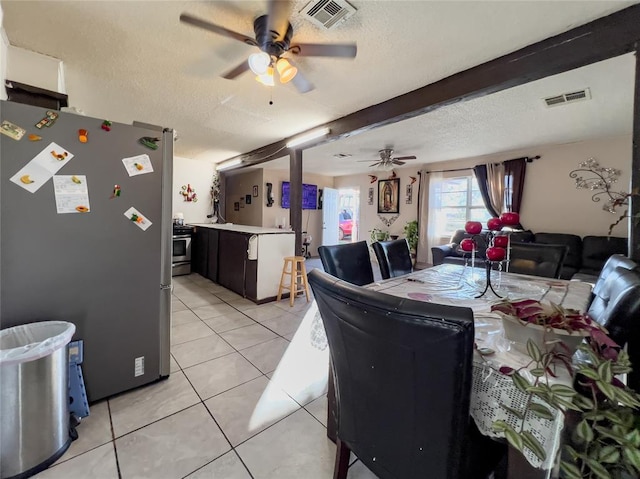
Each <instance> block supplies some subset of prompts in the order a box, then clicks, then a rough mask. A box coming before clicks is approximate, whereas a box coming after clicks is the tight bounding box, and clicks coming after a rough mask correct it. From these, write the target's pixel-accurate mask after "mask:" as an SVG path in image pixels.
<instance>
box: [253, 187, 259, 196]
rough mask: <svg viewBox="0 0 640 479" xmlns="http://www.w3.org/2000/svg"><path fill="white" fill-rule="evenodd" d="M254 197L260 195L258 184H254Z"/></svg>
mask: <svg viewBox="0 0 640 479" xmlns="http://www.w3.org/2000/svg"><path fill="white" fill-rule="evenodd" d="M253 197H254V198H257V197H258V185H253Z"/></svg>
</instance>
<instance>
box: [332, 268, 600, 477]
mask: <svg viewBox="0 0 640 479" xmlns="http://www.w3.org/2000/svg"><path fill="white" fill-rule="evenodd" d="M490 274H491V283H492V286H493V289H494V290H495V293H497V294H494V293H493V292H492V291H491V289H489V290H487V292H486V293H485V294H484V295H483V296H482V297H477V296H478V295H479V294H480V293H482V291H483V290H485V286H486V275H485V271H484V270H482V269H480V268H473V267H470V266H459V265H451V264H441V265H438V266H434V267H431V268H427V269H422V270H416V271H414V272H412V273H410V274H407V275H403V276H398V277H395V278H390V279H387V280H382V281H379V282H375V283H372V284H370V285H367V286H365V288H367V289H371V290H374V291H379V292H381V293H385V294H390V295H393V296H400V297H404V298H409V299H412V300H417V301H424V302H430V303H438V304H445V305H451V306H462V307H468V308H471V309H472V310H473V315H474V326H475V344H476V349H475V352H474V358H473V381H472V391H471V404H470V414H471V417H472V418H473V420H474V422H475V423H476V425H477V426H478V429H479V430H480V432H481V433H482V434H484V435H485V436H489V437H493V438H500V437H504V435H503V434H502V433H500V432H496V431H494V429H493V427H492V425H493V423H494V422H495V421H498V420H503V421H506V422H507V423H508V424H510V425H511V426H512V427H514V428H516V429H519V428H520V426H521V422H522V419H521V418H519V417H518V416H517V415H515V414H513V413H512V412H510V411H509V408H511V409H515V410H522V408H523V406H524V405H525V404H526V403H527V401H528V400H529V396H528V395H527V394H526V393H524V392H522V391H520V390H519V389H517V388H516V387H515V386H514V384H513V382H512V380H511V378H510V377H509V376H506V375H504V374H502V373H500V371H499V369H500V368H501V367H502V366H508V367H510V368H513V369H518V370H519V371H520V374H521V375H522V376H524V377H525V378H527V379H529V380H530V381H531V382H533V380H534V377H533V376H532V375H530V374H529V372H528V367H530V364H531V362H532V361H531V358H530V357H529V356H528V354H527V353H526V352H525V348H523V347H522V345H519V344H516V343H514V342H512V341H510V340H509V339H507V338H506V337H505V334H504V329H503V326H502V319H501V317H500V315H499V313H497V312H492V311H491V306H492V305H493V304H495V303H497V302H499V301H501V299H502V298H505V299H509V300H511V301H516V300H521V299H534V300H538V301H540V302H542V303H554V304H557V305H560V306H562V307H564V308H571V309H576V310H579V311H585V310H586V308H587V306H588V303H589V300H590V295H591V285H590V284H589V283H584V282H580V281H567V280H560V279H555V278H543V277H537V276H528V275H522V274H514V273H506V272H503V271H491V272H490ZM481 352H482V353H481ZM555 374H556V376H557V377H555V378H552V381H553V382H554V383H559V384H566V385H571V376H570V374H569V372H568V371H567V370H566V369H565V368H564V367H557V368H555ZM331 386H332V385H331V384H330V391H329V403H330V406H329V407H330V408H331V407H332V404H331V403H332V401H331V399H332V398H331V394H332V391H331V389H332V387H331ZM334 406H335V404H334ZM504 406H507V407H504ZM552 412H553V413H554V418H553V419H545V418H541V417H539V416H536V415H531V414H528V415H527V416H526V417H525V418H524V421H525V423H524V427H525V429H526V430H529V431H530V432H531V433H532V434H533V435H534V436H535V437H536V438H537V439H538V441H540V444H541V445H542V447H543V449H544V451H545V454H546V458H545V459H544V460H541V459H540V458H539V457H537V456H536V455H535V454H533V453H532V452H531V451H529V450H528V449H525V450H524V452H523V455H524V457H525V458H526V461H527V462H528V463H529V464H530V465H531V466H532V467H533V468H536V469H539V470H541V472H543V474H542V477H545V476H546V477H550V475H551V471H552V469H553V468H554V465H555V459H556V455H557V452H558V450H559V447H560V444H561V436H562V430H563V427H564V413H563V412H562V411H559V410H557V409H553V408H552ZM329 417H330V418H331V411H329ZM328 434H329V435H330V434H331V431H328Z"/></svg>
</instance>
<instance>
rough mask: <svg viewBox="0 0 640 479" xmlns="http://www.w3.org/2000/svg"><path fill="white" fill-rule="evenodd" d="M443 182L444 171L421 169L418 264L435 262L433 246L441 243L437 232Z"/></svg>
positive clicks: (425, 264) (423, 264)
mask: <svg viewBox="0 0 640 479" xmlns="http://www.w3.org/2000/svg"><path fill="white" fill-rule="evenodd" d="M441 183H442V173H427V171H426V170H421V171H420V187H419V193H418V251H417V254H416V265H417V266H421V267H426V266H427V265H431V264H433V259H432V256H431V247H432V246H437V245H438V244H440V238H439V236H438V235H437V234H436V233H437V229H438V228H437V226H438V216H440V211H441V210H440V204H439V202H440V187H441Z"/></svg>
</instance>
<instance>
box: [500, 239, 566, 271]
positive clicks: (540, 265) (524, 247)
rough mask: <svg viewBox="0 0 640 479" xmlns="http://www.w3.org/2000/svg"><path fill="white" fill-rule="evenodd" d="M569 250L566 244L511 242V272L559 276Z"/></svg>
mask: <svg viewBox="0 0 640 479" xmlns="http://www.w3.org/2000/svg"><path fill="white" fill-rule="evenodd" d="M568 251H569V248H568V246H566V245H555V244H543V243H511V253H510V258H509V272H510V273H519V274H530V275H532V276H542V277H545V278H559V277H560V271H561V270H562V263H563V262H564V258H565V256H567V252H568Z"/></svg>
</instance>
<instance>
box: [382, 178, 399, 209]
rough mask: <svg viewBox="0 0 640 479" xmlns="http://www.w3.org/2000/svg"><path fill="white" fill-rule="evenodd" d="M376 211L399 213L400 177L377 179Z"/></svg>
mask: <svg viewBox="0 0 640 479" xmlns="http://www.w3.org/2000/svg"><path fill="white" fill-rule="evenodd" d="M378 213H400V178H391V179H389V180H378Z"/></svg>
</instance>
